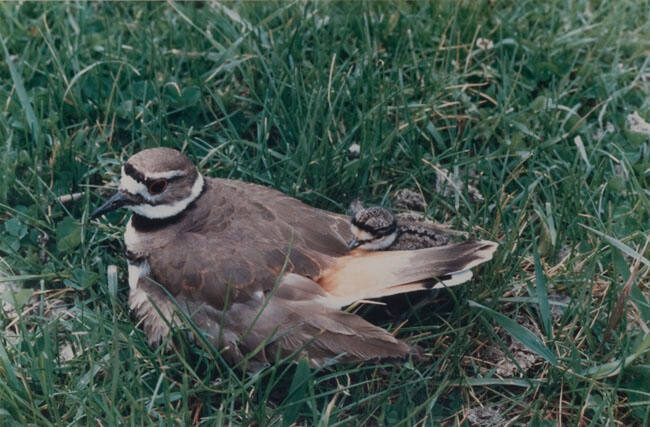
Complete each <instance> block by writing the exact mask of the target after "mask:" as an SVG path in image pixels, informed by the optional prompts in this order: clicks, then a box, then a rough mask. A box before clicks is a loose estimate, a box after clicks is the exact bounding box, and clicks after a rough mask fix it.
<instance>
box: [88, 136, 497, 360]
mask: <svg viewBox="0 0 650 427" xmlns="http://www.w3.org/2000/svg"><path fill="white" fill-rule="evenodd" d="M119 207H126V208H129V209H131V210H132V211H133V215H132V216H131V219H130V220H129V222H128V223H127V226H126V231H125V233H124V241H125V245H126V256H127V261H128V276H129V286H130V294H129V306H130V308H131V309H132V310H133V311H134V312H135V315H136V317H138V318H139V319H140V321H141V324H142V326H143V328H144V331H145V333H146V335H147V337H148V340H149V342H150V343H152V344H155V343H160V342H161V341H162V340H164V339H165V338H166V337H167V336H168V334H169V332H170V328H169V325H174V324H180V323H181V321H180V320H179V319H183V318H185V317H189V318H191V319H192V321H193V322H194V324H195V325H196V326H197V327H198V328H199V329H200V330H201V331H202V333H203V334H205V337H206V338H207V339H208V340H210V341H211V342H212V343H213V344H214V345H215V346H217V347H218V348H220V349H221V352H222V355H223V356H224V357H225V358H226V360H228V361H229V362H230V363H233V364H235V363H238V362H241V361H244V360H246V362H245V363H247V364H248V365H247V367H248V369H257V368H259V367H261V366H263V365H264V364H267V363H269V362H272V361H273V360H274V359H275V358H277V357H295V356H300V357H303V356H304V357H306V358H307V359H308V360H309V362H310V363H311V364H312V365H313V366H320V365H323V364H325V363H328V362H329V361H332V360H338V361H362V360H368V359H375V358H401V357H405V356H407V355H408V354H409V352H410V351H411V348H410V347H409V345H408V344H406V343H405V342H404V341H401V340H399V339H397V338H395V337H394V336H393V335H391V334H390V333H389V332H387V331H385V330H384V329H382V328H379V327H377V326H375V325H373V324H371V323H369V322H367V321H366V320H364V319H363V318H361V317H359V316H357V315H355V314H351V313H347V312H344V311H342V310H341V308H342V307H345V306H347V305H349V304H352V303H354V302H356V301H359V300H367V299H372V298H379V297H382V296H387V295H393V294H399V293H403V292H410V291H413V290H419V289H424V288H427V287H431V286H433V283H434V280H433V278H437V279H438V280H441V283H444V284H447V285H449V284H455V283H460V282H461V281H465V280H468V279H469V278H470V277H471V272H469V269H470V268H472V267H474V266H476V265H478V264H481V263H483V262H485V261H487V260H489V259H491V258H492V255H493V253H494V251H495V250H496V247H497V244H496V243H494V242H491V241H486V240H472V241H465V242H462V243H457V244H452V245H448V246H445V247H441V248H428V249H421V250H415V251H364V250H358V249H357V250H352V251H350V250H349V249H348V247H347V243H346V242H347V241H349V240H350V239H351V238H352V234H351V232H350V225H349V218H348V217H346V216H344V215H339V214H335V213H331V212H327V211H323V210H320V209H316V208H313V207H310V206H308V205H305V204H303V203H302V202H300V201H298V200H296V199H294V198H291V197H289V196H286V195H285V194H283V193H281V192H279V191H276V190H274V189H271V188H267V187H264V186H260V185H256V184H251V183H246V182H240V181H233V180H228V179H217V178H207V177H203V176H202V175H201V174H200V173H199V172H198V170H197V169H196V167H195V166H194V165H193V164H192V163H191V162H190V160H188V158H187V157H185V156H184V155H183V154H181V153H180V152H178V151H176V150H173V149H169V148H154V149H149V150H144V151H141V152H139V153H137V154H135V155H133V156H132V157H131V158H129V160H128V161H127V162H126V163H125V164H124V166H123V168H122V175H121V180H120V184H119V189H118V191H117V192H116V193H115V194H114V195H113V196H112V197H110V198H109V199H108V200H107V201H106V202H105V203H104V204H103V205H101V206H100V207H99V208H98V209H97V210H96V211H95V212H93V214H92V217H93V218H97V217H99V216H101V215H102V214H104V213H106V212H108V211H111V210H114V209H117V208H119Z"/></svg>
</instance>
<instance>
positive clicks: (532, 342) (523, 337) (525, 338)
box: [469, 301, 558, 366]
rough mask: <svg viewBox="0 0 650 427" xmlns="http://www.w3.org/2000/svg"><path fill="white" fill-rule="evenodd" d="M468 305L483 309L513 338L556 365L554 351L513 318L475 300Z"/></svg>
mask: <svg viewBox="0 0 650 427" xmlns="http://www.w3.org/2000/svg"><path fill="white" fill-rule="evenodd" d="M469 305H470V307H476V308H480V309H481V310H483V312H485V313H486V314H487V315H488V316H490V317H491V318H492V319H494V320H495V321H496V322H497V323H498V324H499V326H501V327H502V328H503V329H505V330H506V331H507V332H508V333H509V334H510V335H511V336H512V337H513V338H514V339H516V340H517V341H519V342H520V343H522V344H523V345H524V346H526V348H528V349H529V350H530V351H532V352H534V353H536V354H538V355H539V356H540V357H543V358H544V359H546V360H547V361H548V362H549V363H551V364H552V365H554V366H557V364H558V360H557V357H556V356H555V353H553V352H552V351H551V349H549V348H548V347H547V346H546V345H544V343H543V342H542V341H541V340H540V339H539V338H538V337H537V336H536V335H535V334H533V333H532V332H531V331H529V330H528V329H526V328H524V327H523V326H521V325H520V324H519V323H517V322H515V321H514V320H512V319H510V318H508V317H506V316H504V315H503V314H501V313H498V312H496V311H494V310H492V309H491V308H489V307H486V306H484V305H482V304H479V303H477V302H475V301H469Z"/></svg>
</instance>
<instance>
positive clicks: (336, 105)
mask: <svg viewBox="0 0 650 427" xmlns="http://www.w3.org/2000/svg"><path fill="white" fill-rule="evenodd" d="M648 16H650V6H648V4H647V2H641V1H635V0H621V1H618V2H602V3H601V2H594V1H586V0H576V1H572V2H560V1H549V2H537V1H533V0H523V1H519V2H510V1H466V2H463V1H437V2H414V3H405V2H294V3H286V2H253V3H244V4H236V3H224V4H221V3H216V2H211V1H204V2H194V3H175V2H171V1H170V2H167V3H110V2H103V3H96V2H87V3H29V2H19V3H7V4H2V5H1V6H0V24H1V27H0V28H1V29H0V40H1V44H2V47H1V51H2V52H1V53H0V55H1V56H2V58H3V62H2V63H1V64H0V75H1V76H2V79H1V80H0V101H1V102H0V109H1V112H0V149H1V150H2V156H0V229H2V233H1V234H0V300H1V302H2V306H1V309H0V327H1V328H2V330H3V334H2V336H1V337H0V420H1V423H2V424H16V423H18V424H30V423H32V424H38V425H46V424H61V423H64V424H72V423H75V424H76V423H96V424H102V425H115V424H117V423H129V424H143V423H150V422H161V421H164V422H166V423H170V424H181V425H185V424H190V423H194V424H215V423H233V424H258V425H267V424H282V425H288V424H292V423H297V424H300V425H304V424H323V425H325V424H345V425H358V424H361V425H394V424H397V423H400V422H401V423H402V424H406V425H411V424H417V425H433V424H445V425H455V424H463V425H485V424H494V425H503V424H520V423H529V422H534V423H536V424H537V425H539V424H545V425H546V424H548V425H552V424H569V425H576V424H579V425H590V424H591V425H602V424H608V425H613V424H624V425H630V424H639V425H640V424H642V423H643V422H644V420H647V419H648V418H649V416H650V386H648V384H650V358H649V356H648V349H649V348H650V335H649V329H648V328H649V322H650V303H649V300H650V280H649V279H648V266H649V265H650V261H649V260H648V258H649V254H650V251H648V250H647V248H646V243H647V235H648V224H649V213H650V203H649V199H648V198H649V196H650V193H649V191H648V188H650V187H649V186H648V184H649V180H650V176H649V174H650V144H649V142H650V136H649V129H648V128H649V127H650V126H649V125H648V121H650V103H649V101H648V100H649V99H650V83H649V81H650V69H649V68H648V58H650V21H649V20H648V19H647V17H648ZM160 145H164V146H171V147H176V148H178V149H181V150H183V151H184V152H186V153H187V154H188V155H189V156H190V157H191V158H192V159H193V160H195V161H196V162H197V164H198V166H199V168H200V169H201V171H202V172H203V173H204V174H206V175H209V176H219V177H228V178H233V179H243V180H247V181H252V182H257V183H261V184H265V185H269V186H272V187H275V188H278V189H280V190H282V191H284V192H286V193H288V194H291V195H293V196H295V197H298V198H299V199H301V200H303V201H305V202H307V203H309V204H311V205H313V206H317V207H320V208H324V209H329V210H332V211H337V212H345V211H346V209H347V207H348V205H349V203H350V202H351V201H353V200H354V199H355V198H359V199H361V200H362V201H363V202H364V203H366V204H383V205H385V206H387V207H389V208H394V209H400V208H404V206H408V204H409V203H410V202H409V203H395V200H396V199H395V194H396V192H398V191H404V190H405V189H406V190H410V191H411V192H412V193H411V195H412V194H416V198H417V195H418V194H419V195H420V196H421V197H422V198H423V199H424V204H422V203H421V201H418V203H416V204H415V205H416V207H417V208H418V209H419V210H420V211H423V213H424V214H425V215H426V217H427V218H428V219H430V220H433V221H436V222H439V223H444V224H448V225H449V226H451V227H453V228H454V229H457V230H462V231H465V232H468V234H469V235H471V236H473V237H481V238H486V239H492V240H496V241H499V243H500V247H499V250H498V252H497V254H496V256H495V258H494V260H493V261H491V262H489V263H487V264H485V265H483V266H481V267H480V268H478V269H477V271H476V274H475V279H474V280H473V281H472V282H471V283H469V284H467V285H466V286H462V287H457V288H454V289H453V290H445V291H441V292H440V293H438V294H437V295H424V296H423V295H419V296H416V297H414V298H415V299H420V300H421V299H422V298H431V302H430V303H429V304H418V305H417V307H415V308H409V307H410V303H411V302H413V303H414V304H413V305H414V306H415V305H416V304H415V301H412V300H407V299H403V300H401V301H398V302H397V303H396V304H398V306H399V307H400V309H401V312H399V313H395V312H394V311H395V309H393V310H390V311H387V310H385V309H383V308H382V307H380V306H363V307H360V308H358V310H359V312H360V313H361V314H363V315H364V316H366V317H367V318H368V319H371V320H373V321H374V322H376V323H378V324H381V325H382V326H383V327H386V328H387V329H389V330H391V331H393V332H394V333H395V334H396V335H397V336H399V337H400V338H402V339H405V340H407V341H409V342H412V343H418V344H419V345H420V346H422V347H423V348H424V349H425V351H426V353H427V355H428V356H429V358H428V359H427V360H426V361H424V362H416V361H411V362H403V363H397V364H391V363H365V364H359V365H345V364H341V365H336V366H333V367H330V368H328V369H322V370H314V369H310V368H309V367H308V366H307V365H306V364H304V363H303V362H299V363H297V364H296V363H290V362H286V361H278V362H277V363H276V364H274V365H273V366H272V367H270V368H268V369H266V370H264V371H262V372H260V373H258V374H256V375H247V374H245V373H242V372H241V371H239V370H237V369H232V368H231V367H229V366H228V365H227V364H226V363H225V362H224V361H223V360H222V359H221V358H220V356H219V354H218V352H217V351H215V350H214V349H211V348H209V347H208V348H206V347H202V346H199V345H196V344H193V343H192V342H191V341H188V340H187V339H185V337H186V333H185V331H178V333H176V335H175V338H174V339H173V340H172V344H171V345H170V347H169V350H167V351H166V350H165V348H166V347H164V348H152V347H149V346H148V345H147V343H146V340H145V337H144V335H143V332H142V331H141V330H140V329H139V328H138V327H137V325H136V324H135V322H134V319H133V318H132V316H131V315H130V313H129V312H128V309H127V304H126V299H127V292H128V284H127V281H126V266H125V261H124V258H123V244H122V241H121V233H122V232H123V228H124V224H125V222H126V219H127V218H128V214H126V213H125V212H114V213H112V214H110V215H108V217H107V218H105V219H104V220H103V221H89V219H88V213H89V212H90V211H91V210H92V209H93V208H95V207H97V206H98V205H99V203H100V201H101V200H102V198H103V197H104V196H105V195H106V194H108V192H109V191H110V189H111V188H114V187H115V186H116V182H117V179H118V176H119V165H120V163H121V162H122V161H123V160H124V159H126V158H128V156H129V155H131V154H132V153H134V152H137V151H139V150H140V149H143V148H146V147H152V146H160ZM411 209H412V208H411ZM404 320H406V323H403V321H404ZM646 422H647V421H646Z"/></svg>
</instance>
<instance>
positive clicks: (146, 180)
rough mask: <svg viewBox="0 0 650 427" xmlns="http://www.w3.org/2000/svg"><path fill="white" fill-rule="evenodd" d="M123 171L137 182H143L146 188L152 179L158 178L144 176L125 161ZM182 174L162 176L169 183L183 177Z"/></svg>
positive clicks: (152, 181) (151, 182)
mask: <svg viewBox="0 0 650 427" xmlns="http://www.w3.org/2000/svg"><path fill="white" fill-rule="evenodd" d="M124 173H125V174H127V175H128V176H130V177H131V178H133V179H135V180H136V181H137V182H139V183H141V184H144V185H145V186H146V187H147V188H149V186H150V185H151V184H153V183H154V181H157V180H159V179H160V178H146V177H145V176H144V174H143V173H142V172H140V171H139V170H137V169H136V168H134V167H133V165H131V164H130V163H127V164H125V165H124ZM184 176H185V175H176V176H172V177H169V178H164V179H166V180H167V183H170V182H172V181H176V180H179V179H181V178H183V177H184Z"/></svg>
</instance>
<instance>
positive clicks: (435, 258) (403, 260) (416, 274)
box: [319, 240, 498, 306]
mask: <svg viewBox="0 0 650 427" xmlns="http://www.w3.org/2000/svg"><path fill="white" fill-rule="evenodd" d="M497 246H498V245H497V243H495V242H491V241H488V240H468V241H465V242H461V243H455V244H451V245H446V246H439V247H434V248H427V249H418V250H414V251H363V250H357V251H353V252H352V253H350V255H347V256H344V257H340V258H338V259H337V261H336V264H335V265H334V266H333V267H331V268H330V269H329V270H327V271H325V272H324V274H323V275H322V276H321V278H320V280H319V283H320V285H321V286H322V288H323V289H324V290H325V291H327V292H328V293H329V294H330V295H331V296H332V302H333V305H338V306H344V305H347V304H351V303H352V302H354V301H357V300H360V299H371V298H379V297H383V296H388V295H394V294H400V293H405V292H411V291H415V290H421V289H431V288H434V287H435V288H438V287H448V286H454V285H458V284H461V283H463V282H466V281H468V280H469V279H471V278H472V272H471V271H470V269H471V268H472V267H475V266H477V265H479V264H481V263H483V262H485V261H489V260H490V259H492V255H493V254H494V252H495V250H496V248H497Z"/></svg>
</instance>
